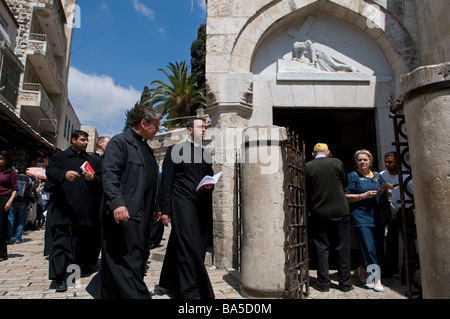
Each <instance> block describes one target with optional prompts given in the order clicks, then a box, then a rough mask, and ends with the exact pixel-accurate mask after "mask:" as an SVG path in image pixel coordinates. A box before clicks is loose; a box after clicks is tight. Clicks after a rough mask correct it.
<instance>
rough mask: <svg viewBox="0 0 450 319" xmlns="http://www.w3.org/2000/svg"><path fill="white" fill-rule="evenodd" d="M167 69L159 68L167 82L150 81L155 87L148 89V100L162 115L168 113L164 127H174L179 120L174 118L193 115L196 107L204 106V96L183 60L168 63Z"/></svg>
mask: <svg viewBox="0 0 450 319" xmlns="http://www.w3.org/2000/svg"><path fill="white" fill-rule="evenodd" d="M168 69H169V71H170V72H167V71H166V70H164V69H159V71H160V72H162V73H164V75H166V77H167V78H168V79H169V82H168V83H166V82H164V81H160V80H156V81H153V82H152V83H151V85H156V87H155V88H152V89H150V91H151V98H150V102H151V103H152V105H154V108H155V109H156V110H158V111H159V112H160V113H161V114H162V115H163V116H164V115H166V114H168V117H167V124H166V127H176V126H178V125H177V124H179V122H178V123H177V122H176V121H175V119H178V118H181V119H182V118H185V117H188V116H192V115H195V112H196V109H197V108H198V107H200V106H203V107H204V106H206V98H205V94H204V92H203V90H202V89H199V88H198V87H197V82H196V79H195V77H194V76H191V74H190V72H189V66H187V65H186V63H185V62H184V61H183V62H181V63H178V62H176V63H175V64H173V63H169V65H168ZM170 120H174V121H170Z"/></svg>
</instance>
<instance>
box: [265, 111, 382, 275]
mask: <svg viewBox="0 0 450 319" xmlns="http://www.w3.org/2000/svg"><path fill="white" fill-rule="evenodd" d="M273 124H274V125H277V126H284V127H289V130H290V131H294V132H295V133H296V134H298V136H299V140H301V141H304V142H305V156H306V162H308V161H310V160H312V159H313V157H312V154H311V153H312V150H313V148H314V145H315V144H316V143H327V144H328V146H329V147H330V150H331V152H332V154H333V157H336V158H339V159H340V160H342V161H343V162H344V164H345V166H346V169H347V172H351V171H353V170H354V166H355V162H354V159H353V155H354V154H355V152H356V151H357V150H358V149H363V148H364V149H368V150H370V152H371V153H372V155H373V156H374V169H375V170H376V171H379V170H380V169H379V165H378V161H377V158H378V154H377V136H376V128H375V112H374V110H372V109H359V110H355V109H344V110H343V109H339V110H336V109H317V108H315V109H314V108H301V109H300V108H297V109H293V108H274V109H273ZM381 164H382V163H381ZM381 167H382V165H381ZM350 236H351V250H352V251H351V258H352V261H351V265H352V269H354V268H356V267H358V266H359V265H360V263H361V262H362V255H361V252H360V248H359V245H358V242H357V240H356V236H355V234H354V232H353V229H351V235H350ZM334 268H336V261H335V255H334V252H333V251H330V269H334ZM310 269H316V261H315V256H314V250H310Z"/></svg>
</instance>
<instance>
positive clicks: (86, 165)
mask: <svg viewBox="0 0 450 319" xmlns="http://www.w3.org/2000/svg"><path fill="white" fill-rule="evenodd" d="M80 168H81V170H82V171H83V172H86V173H91V174H95V172H94V170H93V169H92V166H91V164H89V162H88V161H86V162H84V163H83V165H81V167H80Z"/></svg>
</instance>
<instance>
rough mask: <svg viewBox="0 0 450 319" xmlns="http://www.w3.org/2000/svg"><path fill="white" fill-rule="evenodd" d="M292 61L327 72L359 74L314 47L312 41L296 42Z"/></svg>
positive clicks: (349, 66)
mask: <svg viewBox="0 0 450 319" xmlns="http://www.w3.org/2000/svg"><path fill="white" fill-rule="evenodd" d="M292 59H293V60H296V61H299V62H303V63H308V64H309V65H311V66H313V67H315V68H317V69H320V70H322V71H326V72H339V71H343V72H358V71H356V70H355V69H354V68H353V67H352V66H351V65H347V64H345V63H343V62H341V61H338V60H337V59H335V58H333V57H331V56H329V55H328V54H327V53H325V52H323V51H322V50H320V49H317V48H315V47H314V46H313V43H312V42H311V41H310V40H306V41H305V42H298V41H297V42H295V43H294V50H293V52H292Z"/></svg>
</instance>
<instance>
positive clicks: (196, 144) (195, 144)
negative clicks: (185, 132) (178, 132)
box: [187, 138, 201, 146]
mask: <svg viewBox="0 0 450 319" xmlns="http://www.w3.org/2000/svg"><path fill="white" fill-rule="evenodd" d="M187 140H188V141H189V142H191V143H192V144H194V146H201V145H200V144H198V143H195V142H193V141H191V139H190V138H188V139H187Z"/></svg>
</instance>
